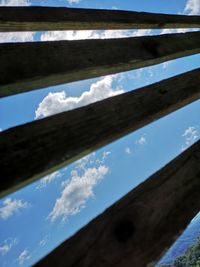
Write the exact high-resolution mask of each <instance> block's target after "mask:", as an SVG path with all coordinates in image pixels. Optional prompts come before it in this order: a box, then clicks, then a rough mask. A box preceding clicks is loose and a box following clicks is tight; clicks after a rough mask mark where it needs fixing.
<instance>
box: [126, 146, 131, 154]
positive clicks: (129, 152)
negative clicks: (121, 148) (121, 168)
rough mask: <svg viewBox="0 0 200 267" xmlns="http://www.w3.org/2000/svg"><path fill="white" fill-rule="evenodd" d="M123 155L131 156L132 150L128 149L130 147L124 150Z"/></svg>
mask: <svg viewBox="0 0 200 267" xmlns="http://www.w3.org/2000/svg"><path fill="white" fill-rule="evenodd" d="M125 153H126V154H128V155H130V154H132V150H131V149H130V147H126V148H125Z"/></svg>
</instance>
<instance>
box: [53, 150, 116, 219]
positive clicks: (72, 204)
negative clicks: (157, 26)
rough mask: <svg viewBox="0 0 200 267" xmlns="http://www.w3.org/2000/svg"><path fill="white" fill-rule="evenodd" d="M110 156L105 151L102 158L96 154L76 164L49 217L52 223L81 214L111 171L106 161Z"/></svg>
mask: <svg viewBox="0 0 200 267" xmlns="http://www.w3.org/2000/svg"><path fill="white" fill-rule="evenodd" d="M110 154H111V152H110V151H105V152H103V153H102V156H101V158H96V154H95V153H92V154H90V155H88V156H86V157H84V158H82V159H81V160H79V161H77V162H76V164H75V168H74V169H73V170H72V171H71V174H70V178H69V179H67V180H65V181H64V182H62V192H61V195H60V197H59V198H57V200H56V202H55V205H54V207H53V209H52V211H51V212H50V214H49V216H48V218H49V219H50V220H51V221H55V220H57V219H61V220H62V222H65V221H66V219H68V218H69V217H70V216H73V215H75V214H77V213H79V212H80V211H81V210H82V209H83V208H84V207H85V205H86V202H87V201H88V200H89V199H90V198H92V197H94V188H95V186H96V185H97V184H98V183H99V182H100V181H101V180H102V179H103V178H104V177H105V176H106V175H107V173H108V171H109V168H108V166H106V164H105V160H106V159H107V157H108V156H109V155H110Z"/></svg>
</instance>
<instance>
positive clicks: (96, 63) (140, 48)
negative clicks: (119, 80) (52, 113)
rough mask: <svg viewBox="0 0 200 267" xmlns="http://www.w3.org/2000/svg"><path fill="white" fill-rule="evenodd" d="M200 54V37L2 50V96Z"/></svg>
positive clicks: (32, 45) (198, 34)
mask: <svg viewBox="0 0 200 267" xmlns="http://www.w3.org/2000/svg"><path fill="white" fill-rule="evenodd" d="M199 52H200V32H196V33H194V32H193V33H184V34H173V35H168V34H167V35H161V36H146V37H138V38H123V39H111V40H82V41H60V42H58V41H57V42H39V43H21V44H19V43H18V44H16V43H11V44H1V45H0V62H1V64H0V74H1V75H0V97H3V96H9V95H12V94H16V93H21V92H26V91H29V90H33V89H40V88H42V87H47V86H51V85H56V84H62V83H66V82H72V81H77V80H81V79H87V78H92V77H97V76H101V75H107V74H112V73H117V72H121V71H127V70H131V69H136V68H140V67H145V66H150V65H154V64H158V63H162V62H164V61H166V60H171V59H176V58H179V57H183V56H188V55H193V54H196V53H199Z"/></svg>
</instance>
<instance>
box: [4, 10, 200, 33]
mask: <svg viewBox="0 0 200 267" xmlns="http://www.w3.org/2000/svg"><path fill="white" fill-rule="evenodd" d="M195 27H196V28H198V27H200V16H185V15H168V14H167V15H165V14H155V13H145V12H132V11H121V10H103V9H100V10H97V9H78V8H76V9H75V8H60V7H59V8H58V7H0V31H45V30H88V29H90V30H91V29H95V30H97V29H133V28H134V29H158V28H195Z"/></svg>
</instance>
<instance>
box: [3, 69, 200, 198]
mask: <svg viewBox="0 0 200 267" xmlns="http://www.w3.org/2000/svg"><path fill="white" fill-rule="evenodd" d="M199 98H200V69H197V70H194V71H191V72H188V73H185V74H182V75H179V76H176V77H173V78H170V79H167V80H163V81H161V82H158V83H156V84H152V85H149V86H146V87H144V88H141V89H138V90H134V91H132V92H128V93H124V94H122V95H118V96H115V97H112V98H108V99H105V100H103V101H99V102H96V103H93V104H90V105H88V106H85V107H82V108H78V109H75V110H72V111H68V112H63V113H60V114H57V115H54V116H51V117H48V118H45V119H42V120H37V121H34V122H31V123H28V124H25V125H21V126H18V127H15V128H11V129H8V130H6V131H3V132H1V133H0V159H1V161H0V170H1V172H0V175H1V183H0V195H1V196H4V195H5V194H7V193H10V192H12V191H14V190H16V189H18V188H20V187H22V186H24V185H26V184H28V183H31V182H33V181H34V180H36V179H38V178H40V177H42V176H44V175H46V174H48V173H50V172H53V171H54V170H56V169H58V168H60V167H62V166H64V165H66V164H69V163H71V162H73V161H75V160H77V159H79V158H81V157H83V156H84V155H87V154H89V153H91V152H92V151H95V150H96V149H98V148H100V147H102V146H104V145H106V144H109V143H111V142H112V141H114V140H117V139H118V138H120V137H122V136H124V135H126V134H128V133H130V132H132V131H135V130H137V129H139V128H141V127H143V126H144V125H146V124H148V123H151V122H153V121H155V120H157V119H159V118H161V117H162V116H165V115H167V114H169V113H170V112H173V111H175V110H177V109H179V108H181V107H183V106H185V105H187V104H189V103H191V102H193V101H195V100H197V99H199Z"/></svg>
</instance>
